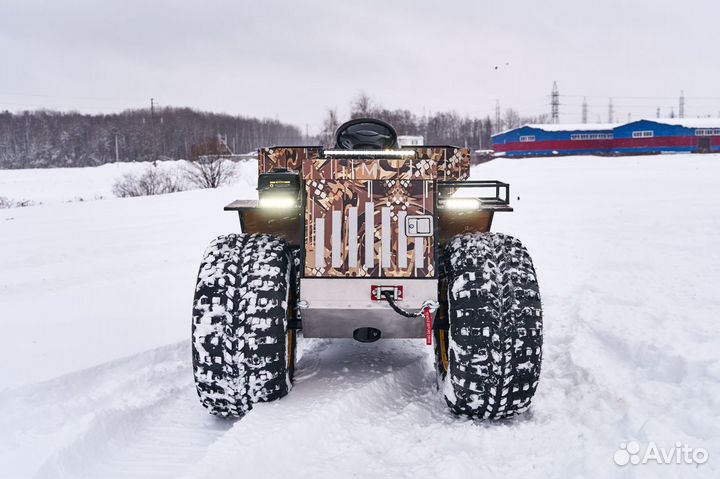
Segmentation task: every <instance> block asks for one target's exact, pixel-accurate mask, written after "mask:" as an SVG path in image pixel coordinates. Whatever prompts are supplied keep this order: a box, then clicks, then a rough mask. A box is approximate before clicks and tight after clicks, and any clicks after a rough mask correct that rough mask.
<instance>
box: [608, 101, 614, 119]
mask: <svg viewBox="0 0 720 479" xmlns="http://www.w3.org/2000/svg"><path fill="white" fill-rule="evenodd" d="M614 116H615V109H614V108H613V104H612V98H610V103H608V123H612V122H613V118H614Z"/></svg>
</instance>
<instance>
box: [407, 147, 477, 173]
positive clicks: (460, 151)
mask: <svg viewBox="0 0 720 479" xmlns="http://www.w3.org/2000/svg"><path fill="white" fill-rule="evenodd" d="M413 150H415V157H416V159H430V160H434V161H435V162H436V164H437V179H438V181H461V180H467V179H468V178H469V177H470V150H469V149H468V148H454V147H443V146H433V147H418V148H413Z"/></svg>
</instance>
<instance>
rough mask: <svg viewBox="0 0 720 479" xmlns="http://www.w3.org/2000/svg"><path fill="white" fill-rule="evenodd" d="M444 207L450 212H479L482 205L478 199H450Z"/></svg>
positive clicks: (443, 204) (444, 203)
mask: <svg viewBox="0 0 720 479" xmlns="http://www.w3.org/2000/svg"><path fill="white" fill-rule="evenodd" d="M442 206H444V207H445V208H447V209H449V210H479V209H480V208H481V207H482V203H481V202H480V200H479V199H477V198H448V199H446V200H445V201H444V202H443V203H442Z"/></svg>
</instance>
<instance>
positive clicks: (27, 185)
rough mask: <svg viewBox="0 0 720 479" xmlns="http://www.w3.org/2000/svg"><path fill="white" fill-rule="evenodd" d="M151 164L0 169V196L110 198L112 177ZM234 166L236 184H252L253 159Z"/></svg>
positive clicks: (168, 166)
mask: <svg viewBox="0 0 720 479" xmlns="http://www.w3.org/2000/svg"><path fill="white" fill-rule="evenodd" d="M186 166H187V162H186V161H182V160H180V161H158V162H157V167H158V168H160V169H163V170H167V171H176V172H178V173H182V169H183V168H185V167H186ZM151 167H152V163H149V162H137V163H123V162H120V163H108V164H105V165H102V166H98V167H87V168H46V169H42V168H40V169H27V170H0V196H4V197H7V198H10V199H12V200H16V201H19V200H32V201H35V202H40V203H43V204H48V203H63V202H75V201H91V200H99V199H104V198H113V197H114V195H113V192H112V185H113V183H115V181H116V180H118V179H120V178H121V177H122V176H123V175H125V174H128V173H133V174H139V173H142V172H143V171H145V170H146V169H147V168H151ZM236 168H237V173H238V174H237V177H236V178H235V182H236V183H237V184H239V185H244V186H251V185H254V184H255V183H256V181H257V179H256V177H257V161H255V160H248V161H240V162H238V163H237V164H236ZM252 188H254V186H252Z"/></svg>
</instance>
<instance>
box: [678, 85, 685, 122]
mask: <svg viewBox="0 0 720 479" xmlns="http://www.w3.org/2000/svg"><path fill="white" fill-rule="evenodd" d="M678 117H679V118H685V92H684V91H682V90H680V100H679V101H678Z"/></svg>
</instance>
